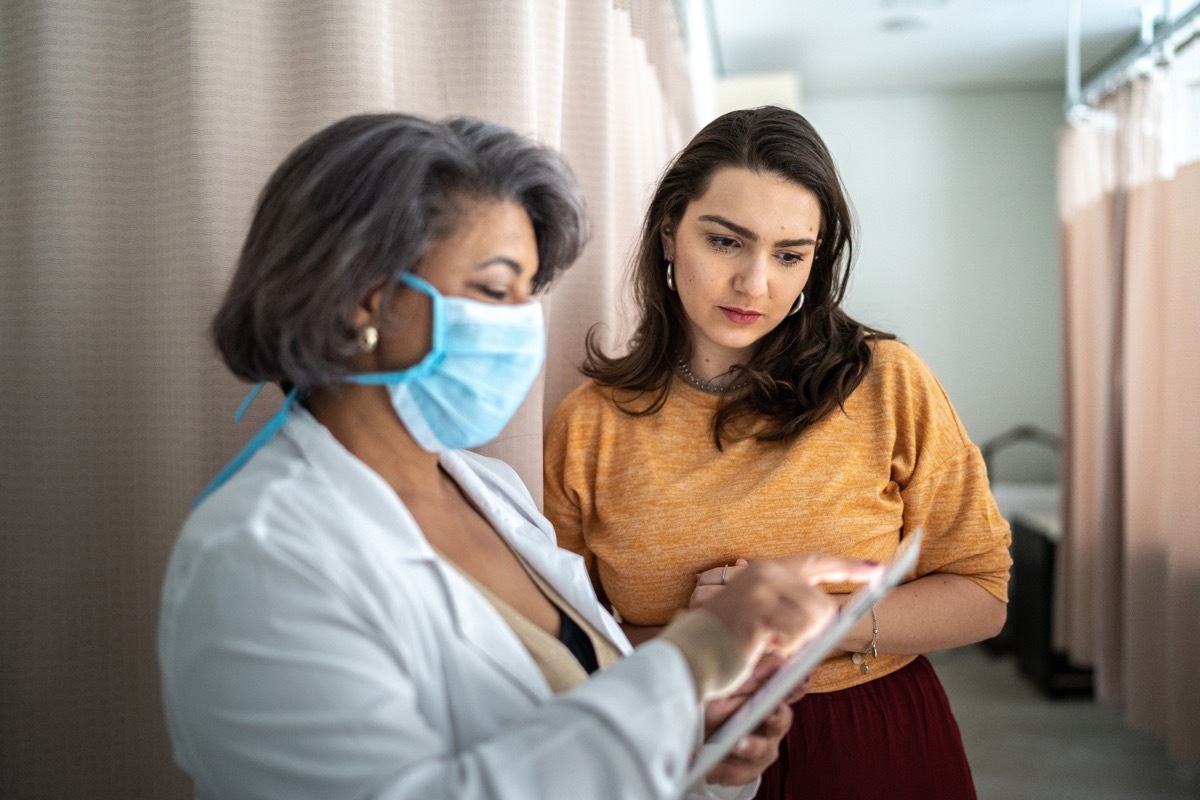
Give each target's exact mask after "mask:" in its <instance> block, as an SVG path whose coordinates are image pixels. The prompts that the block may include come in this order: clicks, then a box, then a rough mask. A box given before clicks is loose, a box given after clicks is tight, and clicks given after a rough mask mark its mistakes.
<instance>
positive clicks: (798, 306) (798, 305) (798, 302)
mask: <svg viewBox="0 0 1200 800" xmlns="http://www.w3.org/2000/svg"><path fill="white" fill-rule="evenodd" d="M803 306H804V292H800V296H799V297H797V298H796V302H795V304H794V305H792V310H791V311H789V312H788V313H787V315H788V316H789V317H790V316H792V315H793V314H795V313H796V312H797V311H799V310H800V309H801V307H803Z"/></svg>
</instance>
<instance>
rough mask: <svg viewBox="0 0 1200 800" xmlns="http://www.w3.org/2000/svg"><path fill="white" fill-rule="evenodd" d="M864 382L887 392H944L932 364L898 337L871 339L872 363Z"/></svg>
mask: <svg viewBox="0 0 1200 800" xmlns="http://www.w3.org/2000/svg"><path fill="white" fill-rule="evenodd" d="M863 383H864V384H868V385H870V386H872V387H874V388H875V389H876V390H877V391H882V392H885V393H888V394H895V393H897V392H904V393H908V392H919V393H934V394H941V393H942V388H941V385H940V384H939V383H938V380H937V378H936V377H935V376H934V374H933V371H932V370H931V369H930V368H929V365H928V364H926V363H925V361H924V360H922V358H921V357H920V356H919V355H917V352H916V351H915V350H913V349H912V347H910V346H909V345H907V344H905V343H904V342H902V341H900V340H899V339H875V340H872V342H871V366H870V369H869V370H868V371H867V375H866V377H865V379H864V381H863Z"/></svg>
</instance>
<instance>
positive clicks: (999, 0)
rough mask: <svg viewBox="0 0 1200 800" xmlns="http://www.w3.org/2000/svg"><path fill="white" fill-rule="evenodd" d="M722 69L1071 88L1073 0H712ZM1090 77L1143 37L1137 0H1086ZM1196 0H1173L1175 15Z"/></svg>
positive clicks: (841, 85)
mask: <svg viewBox="0 0 1200 800" xmlns="http://www.w3.org/2000/svg"><path fill="white" fill-rule="evenodd" d="M708 3H709V6H710V12H711V14H710V15H711V21H712V37H711V46H712V48H713V50H714V53H713V60H714V62H715V63H714V66H715V67H716V69H717V73H718V74H719V75H722V76H734V75H738V74H741V73H748V72H775V71H789V72H794V73H797V74H798V75H799V76H800V82H801V91H802V93H803V94H805V95H808V94H820V93H826V92H847V91H874V90H882V89H918V90H920V89H979V88H987V87H997V88H1001V87H1014V86H1047V87H1063V86H1065V72H1066V38H1067V15H1068V5H1069V0H708ZM1081 5H1082V15H1081V31H1082V36H1081V68H1082V76H1083V80H1084V81H1085V82H1086V80H1087V78H1088V77H1089V76H1090V75H1092V74H1093V73H1095V72H1096V71H1098V70H1099V69H1102V68H1103V67H1104V66H1105V65H1106V64H1108V63H1109V62H1110V61H1111V60H1112V59H1113V58H1114V57H1115V56H1118V55H1120V54H1121V53H1123V52H1124V51H1125V50H1126V49H1127V48H1128V47H1130V46H1131V45H1134V44H1136V43H1137V41H1138V33H1139V29H1140V25H1141V8H1142V6H1143V5H1149V6H1151V7H1152V8H1155V9H1156V8H1160V7H1161V5H1162V2H1161V0H1158V2H1155V0H1149V2H1148V0H1082V3H1081ZM1192 5H1195V3H1194V2H1191V0H1174V2H1173V3H1170V4H1169V6H1168V7H1169V8H1170V9H1171V13H1172V17H1173V18H1175V17H1178V16H1179V15H1180V14H1181V13H1182V12H1183V11H1184V10H1185V9H1186V8H1187V7H1190V6H1192Z"/></svg>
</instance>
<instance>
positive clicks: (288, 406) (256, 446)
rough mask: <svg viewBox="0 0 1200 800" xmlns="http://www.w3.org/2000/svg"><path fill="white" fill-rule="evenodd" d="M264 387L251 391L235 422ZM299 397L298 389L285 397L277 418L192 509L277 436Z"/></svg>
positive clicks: (197, 500)
mask: <svg viewBox="0 0 1200 800" xmlns="http://www.w3.org/2000/svg"><path fill="white" fill-rule="evenodd" d="M262 386H263V385H262V384H261V383H260V384H258V385H257V386H255V387H254V388H253V389H251V390H250V395H249V396H248V397H247V398H246V399H245V400H243V401H242V405H241V406H240V407H238V410H237V413H236V414H235V415H234V419H235V420H240V419H241V416H242V414H243V413H245V411H246V409H247V408H248V407H249V406H250V403H251V402H252V401H253V400H254V398H255V397H257V396H258V393H259V392H260V391H262ZM299 395H300V390H299V389H298V388H293V389H292V390H291V391H290V392H288V393H287V394H286V395H284V398H283V405H282V406H280V407H279V410H278V411H277V412H275V416H273V417H271V418H270V419H269V420H267V424H266V425H264V426H263V427H262V429H261V430H259V432H258V433H256V434H254V438H253V439H251V440H250V441H249V442H247V443H246V446H245V447H243V448H242V450H241V452H239V453H238V454H237V455H236V456H234V457H233V460H232V461H230V462H229V463H228V464H226V465H225V469H223V470H221V471H220V472H219V473H217V477H215V478H213V481H212V483H210V484H209V485H208V486H206V487H205V489H204V491H202V492H201V493H200V495H199V496H198V497H197V498H196V499H195V500H194V501H193V502H192V508H195V507H196V506H198V505H200V504H201V503H203V502H204V501H205V500H206V499H207V498H208V496H209V495H210V494H212V493H213V492H215V491H216V490H217V489H219V488H221V486H222V485H223V484H224V483H225V482H226V481H227V480H229V479H230V478H231V477H233V475H234V474H235V473H236V472H237V471H238V470H240V469H241V468H242V467H244V466H245V465H246V462H247V461H249V460H250V458H251V457H252V456H253V455H254V454H255V453H257V452H258V451H259V450H261V449H262V446H263V445H265V444H266V443H267V441H268V440H269V439H270V438H271V437H272V436H274V435H275V432H276V431H278V430H279V429H280V428H282V427H283V423H285V422H287V416H288V412H289V411H291V410H292V404H293V403H295V402H296V398H297V397H299Z"/></svg>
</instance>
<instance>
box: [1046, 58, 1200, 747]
mask: <svg viewBox="0 0 1200 800" xmlns="http://www.w3.org/2000/svg"><path fill="white" fill-rule="evenodd" d="M1198 86H1200V48H1196V47H1192V48H1191V49H1190V50H1188V51H1186V52H1185V53H1183V54H1180V57H1179V58H1178V59H1177V60H1176V61H1175V62H1174V63H1173V64H1171V65H1168V66H1165V67H1163V68H1155V69H1153V70H1148V71H1147V72H1146V74H1144V75H1142V76H1140V77H1139V78H1137V79H1135V80H1134V81H1132V82H1131V83H1130V84H1129V85H1127V86H1125V87H1122V88H1121V89H1120V90H1118V91H1117V92H1116V93H1115V94H1114V95H1112V96H1110V97H1108V98H1106V99H1105V100H1104V101H1103V102H1102V103H1101V104H1100V105H1099V107H1098V108H1097V109H1094V110H1092V111H1091V112H1090V113H1087V114H1085V115H1083V116H1081V117H1079V118H1077V119H1075V120H1074V121H1073V123H1072V124H1071V126H1070V127H1069V128H1068V129H1067V130H1066V131H1064V133H1063V136H1062V139H1061V141H1060V151H1059V152H1060V162H1059V175H1060V203H1059V205H1060V214H1061V218H1062V224H1063V267H1064V269H1063V275H1064V288H1065V291H1064V298H1065V305H1066V308H1065V324H1066V343H1067V346H1066V351H1067V375H1066V381H1067V392H1066V398H1067V400H1066V402H1067V413H1066V419H1067V431H1068V436H1067V439H1068V447H1067V458H1066V475H1067V478H1066V486H1065V497H1066V518H1065V531H1064V537H1063V540H1062V545H1061V547H1060V551H1059V554H1060V558H1059V561H1058V565H1057V566H1058V574H1057V575H1056V593H1055V597H1056V607H1055V640H1056V644H1057V645H1058V646H1060V647H1062V648H1063V649H1065V650H1066V651H1067V652H1068V653H1069V654H1070V655H1071V656H1072V657H1073V658H1074V659H1076V660H1078V661H1080V662H1082V663H1086V664H1091V665H1093V666H1094V667H1095V669H1096V677H1097V693H1098V695H1099V697H1100V698H1101V699H1102V700H1105V701H1108V702H1111V703H1115V704H1120V705H1121V706H1123V707H1124V709H1125V712H1126V715H1127V717H1128V720H1129V722H1130V724H1132V725H1133V726H1135V727H1138V728H1141V729H1143V730H1146V731H1150V732H1152V733H1155V734H1157V735H1160V736H1162V737H1164V738H1165V739H1166V741H1167V747H1168V751H1169V752H1170V754H1171V755H1172V756H1173V757H1174V758H1176V759H1179V760H1180V761H1183V762H1184V763H1187V764H1189V765H1191V766H1193V767H1196V768H1200V729H1198V728H1197V726H1196V725H1195V710H1196V709H1197V708H1200V680H1198V679H1197V677H1196V673H1195V669H1194V665H1195V663H1196V662H1197V659H1198V658H1200V640H1197V638H1196V637H1195V636H1193V635H1192V633H1191V627H1192V625H1193V624H1194V621H1195V619H1197V615H1198V614H1200V495H1198V494H1197V492H1196V490H1195V480H1194V478H1192V474H1193V472H1194V467H1195V465H1196V464H1197V463H1200V422H1198V421H1197V418H1196V415H1195V403H1196V398H1198V397H1200V324H1198V322H1197V319H1198V318H1197V315H1196V312H1195V309H1196V308H1197V307H1200V279H1198V278H1197V276H1198V275H1200V255H1198V254H1200V225H1198V224H1197V220H1200V125H1197V124H1196V121H1197V120H1198V119H1200V91H1198V89H1197V87H1198Z"/></svg>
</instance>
